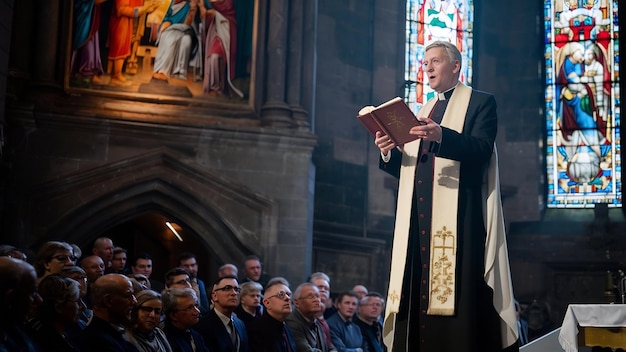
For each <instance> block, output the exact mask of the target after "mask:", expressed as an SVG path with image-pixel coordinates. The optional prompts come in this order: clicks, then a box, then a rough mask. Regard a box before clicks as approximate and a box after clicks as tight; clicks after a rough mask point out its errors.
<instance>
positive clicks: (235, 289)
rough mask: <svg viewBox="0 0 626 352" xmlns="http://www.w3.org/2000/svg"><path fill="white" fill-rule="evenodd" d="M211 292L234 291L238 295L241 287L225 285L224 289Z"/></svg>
mask: <svg viewBox="0 0 626 352" xmlns="http://www.w3.org/2000/svg"><path fill="white" fill-rule="evenodd" d="M213 291H226V292H229V291H235V292H236V293H239V292H241V287H237V286H231V285H226V286H224V287H220V288H216V289H215V290H213Z"/></svg>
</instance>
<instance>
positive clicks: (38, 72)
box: [31, 0, 69, 84]
mask: <svg viewBox="0 0 626 352" xmlns="http://www.w3.org/2000/svg"><path fill="white" fill-rule="evenodd" d="M36 5H37V6H35V7H34V9H33V10H34V11H35V14H34V16H33V17H32V18H34V22H36V23H37V25H35V26H34V28H36V32H35V35H34V38H35V43H37V45H36V46H35V49H34V51H33V52H32V54H33V55H32V58H33V59H34V61H33V70H32V74H33V80H34V81H36V82H40V83H43V84H51V83H52V84H54V83H55V82H54V81H55V77H56V73H57V72H56V70H57V68H59V65H58V63H59V61H58V60H60V59H61V58H63V57H65V55H63V54H61V53H60V52H59V51H58V49H59V45H58V44H59V43H58V39H59V16H60V9H61V1H59V0H45V1H36ZM68 13H69V12H68ZM65 16H68V17H67V23H69V15H65ZM31 25H33V23H31ZM66 33H67V32H66ZM65 39H67V38H65ZM60 71H61V72H63V70H60ZM56 83H59V82H56Z"/></svg>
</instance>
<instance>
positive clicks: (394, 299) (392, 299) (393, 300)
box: [389, 290, 400, 303]
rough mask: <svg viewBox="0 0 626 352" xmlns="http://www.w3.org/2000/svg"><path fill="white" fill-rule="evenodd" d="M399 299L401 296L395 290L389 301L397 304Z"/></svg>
mask: <svg viewBox="0 0 626 352" xmlns="http://www.w3.org/2000/svg"><path fill="white" fill-rule="evenodd" d="M399 299H400V296H399V295H398V292H396V290H393V292H391V293H390V294H389V300H390V301H391V302H393V303H396V301H397V300H399Z"/></svg>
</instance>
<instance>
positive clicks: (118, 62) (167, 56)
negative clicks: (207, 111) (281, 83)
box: [68, 0, 255, 102]
mask: <svg viewBox="0 0 626 352" xmlns="http://www.w3.org/2000/svg"><path fill="white" fill-rule="evenodd" d="M73 4H74V6H73V9H72V10H73V12H72V31H71V33H72V34H71V39H70V40H71V59H70V62H69V65H70V67H69V70H68V72H69V79H68V84H69V87H70V88H77V89H89V90H94V91H102V92H120V93H133V94H146V95H156V96H164V95H165V96H172V97H181V98H194V99H219V100H226V101H233V102H243V101H247V99H248V98H249V94H250V83H251V76H252V72H251V68H252V67H254V65H253V60H254V57H253V40H252V37H253V28H254V23H253V21H254V17H255V16H254V11H255V0H236V1H235V0H74V3H73Z"/></svg>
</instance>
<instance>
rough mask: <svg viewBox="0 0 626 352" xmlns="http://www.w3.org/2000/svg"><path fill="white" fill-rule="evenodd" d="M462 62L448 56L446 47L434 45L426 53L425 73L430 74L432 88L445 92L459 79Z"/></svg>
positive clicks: (429, 79)
mask: <svg viewBox="0 0 626 352" xmlns="http://www.w3.org/2000/svg"><path fill="white" fill-rule="evenodd" d="M460 70H461V63H460V62H458V61H456V60H454V61H452V60H451V59H450V58H449V57H448V52H447V51H446V49H445V48H444V47H433V48H430V49H428V51H427V52H426V54H424V74H425V75H426V76H428V83H429V84H430V88H432V89H433V90H434V91H436V92H439V93H441V92H444V91H446V90H448V89H450V88H452V87H454V86H455V85H456V83H457V81H458V77H459V75H458V74H459V71H460Z"/></svg>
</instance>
